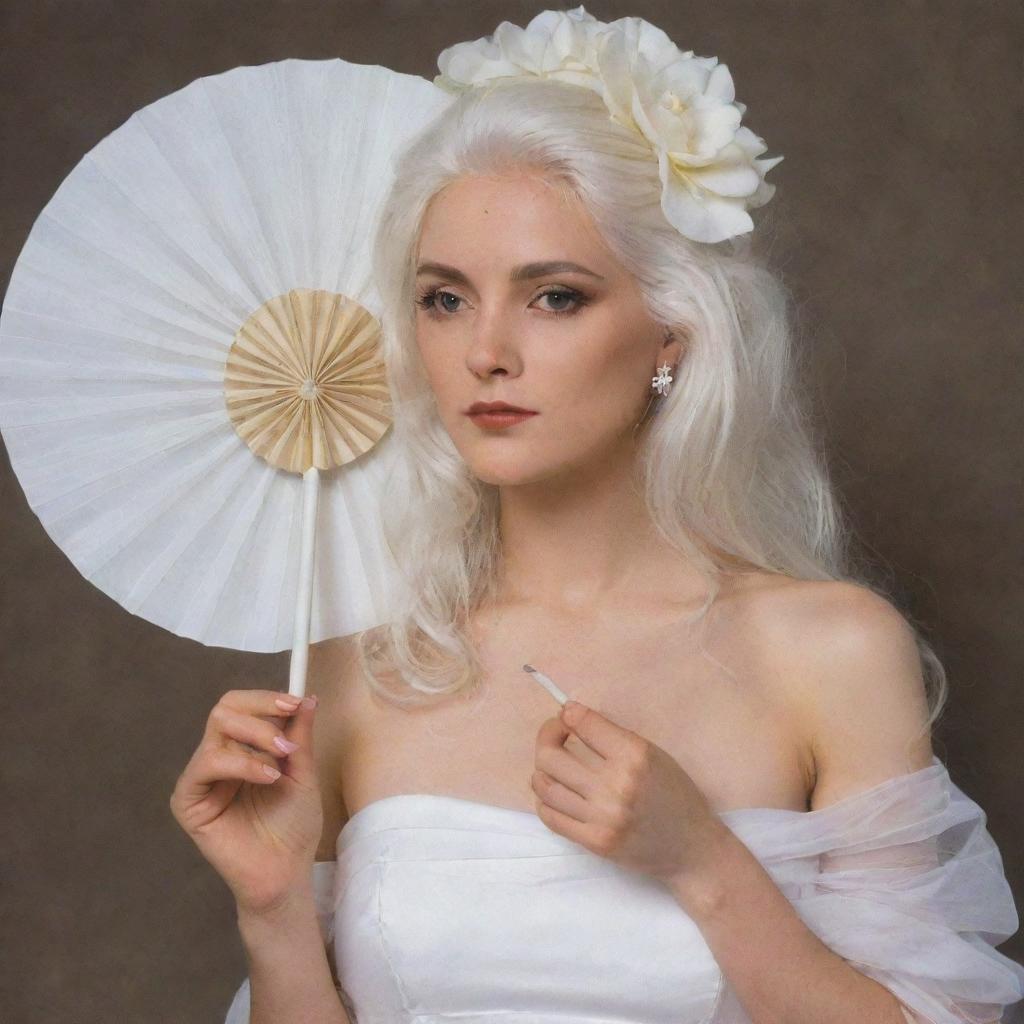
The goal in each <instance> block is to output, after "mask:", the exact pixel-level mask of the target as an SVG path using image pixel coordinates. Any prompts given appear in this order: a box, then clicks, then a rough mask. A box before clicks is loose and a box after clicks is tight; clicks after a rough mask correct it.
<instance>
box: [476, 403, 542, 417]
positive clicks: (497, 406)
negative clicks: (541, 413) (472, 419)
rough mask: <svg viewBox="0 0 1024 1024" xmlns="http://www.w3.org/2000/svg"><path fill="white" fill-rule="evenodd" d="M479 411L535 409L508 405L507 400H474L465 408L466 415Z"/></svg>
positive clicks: (521, 411) (530, 410)
mask: <svg viewBox="0 0 1024 1024" xmlns="http://www.w3.org/2000/svg"><path fill="white" fill-rule="evenodd" d="M479 412H519V413H534V412H536V409H524V408H522V407H521V406H518V405H509V404H508V402H474V403H473V404H472V405H471V406H470V407H469V408H468V409H467V410H466V415H467V416H475V415H476V414H477V413H479Z"/></svg>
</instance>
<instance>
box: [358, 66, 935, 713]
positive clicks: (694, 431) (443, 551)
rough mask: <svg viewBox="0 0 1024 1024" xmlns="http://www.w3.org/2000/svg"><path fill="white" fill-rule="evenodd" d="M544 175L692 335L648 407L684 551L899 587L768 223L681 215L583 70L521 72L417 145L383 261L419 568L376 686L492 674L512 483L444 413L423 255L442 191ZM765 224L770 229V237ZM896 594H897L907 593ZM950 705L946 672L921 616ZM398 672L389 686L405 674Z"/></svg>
mask: <svg viewBox="0 0 1024 1024" xmlns="http://www.w3.org/2000/svg"><path fill="white" fill-rule="evenodd" d="M522 172H526V173H531V174H535V175H537V176H538V178H539V180H542V181H544V182H546V183H548V184H550V185H551V187H553V188H555V189H559V190H562V191H563V193H564V194H567V195H572V196H575V197H577V198H578V199H579V200H581V201H582V203H583V204H584V207H585V209H586V210H587V211H588V212H589V214H590V215H591V216H592V217H593V219H594V222H595V224H596V226H597V228H598V229H599V231H600V233H601V235H602V237H603V239H604V240H605V242H606V244H607V245H608V247H609V249H610V250H611V252H612V253H613V255H614V256H615V257H616V258H617V259H618V260H619V261H620V262H621V264H622V265H623V266H624V267H625V268H626V269H627V270H628V271H629V272H630V273H631V274H633V275H634V277H635V278H636V281H637V283H638V285H639V288H640V290H641V293H642V295H643V297H644V300H645V302H646V304H647V307H648V310H649V313H650V315H651V317H652V318H653V319H654V320H655V321H657V322H660V323H662V324H663V325H665V326H666V327H667V328H671V329H672V331H673V332H675V333H676V334H677V335H681V336H683V337H685V339H686V345H685V349H684V353H683V356H682V358H681V360H680V363H679V366H678V368H677V370H676V372H675V376H674V382H673V385H672V388H671V391H670V393H669V394H668V395H667V396H665V397H664V398H661V399H659V400H658V402H659V409H658V413H657V415H655V416H653V417H650V418H648V419H645V421H644V423H643V434H642V436H641V438H640V443H639V446H638V453H639V455H638V459H637V464H636V471H637V474H636V486H637V488H638V491H639V492H640V493H642V495H643V498H644V501H645V503H646V507H647V509H648V511H649V514H650V516H651V519H652V521H653V522H654V523H655V524H656V526H657V529H658V531H659V533H660V534H661V535H662V537H663V539H664V541H665V543H666V544H669V545H671V546H673V547H674V548H676V549H677V550H678V551H680V552H681V553H682V554H683V555H685V557H687V558H688V559H690V560H691V561H692V563H693V564H694V566H695V567H696V568H697V569H698V570H699V571H700V572H701V573H702V574H704V575H705V577H706V579H707V584H708V588H709V590H708V595H709V596H708V600H707V601H706V602H705V604H704V606H703V607H702V608H701V609H700V610H699V611H698V613H697V615H696V616H695V617H694V618H692V619H689V620H688V621H696V620H697V619H700V618H701V617H702V616H703V615H704V613H705V612H706V611H707V609H708V608H709V607H710V606H711V604H712V603H713V601H714V599H715V596H716V595H717V593H718V590H719V584H718V582H717V579H716V577H717V576H718V574H725V573H730V572H737V571H747V572H752V571H757V570H759V569H760V570H767V571H771V572H775V573H781V574H785V575H787V576H790V577H793V578H798V579H808V580H814V579H819V580H826V579H831V580H847V581H852V582H857V583H860V584H861V585H863V586H866V587H868V588H869V589H871V590H874V591H876V592H878V593H882V594H883V596H886V597H887V598H889V595H888V594H886V593H885V592H884V590H883V588H882V586H881V585H880V584H878V583H872V582H869V580H868V578H867V577H868V573H869V572H871V571H872V567H871V566H870V565H868V564H867V562H866V561H865V564H864V565H863V566H862V567H861V568H860V569H859V570H855V569H854V568H853V566H852V564H851V563H852V557H851V555H850V552H849V548H850V546H851V545H850V540H851V539H852V536H853V531H852V529H851V528H850V527H849V526H848V525H847V524H846V523H845V521H844V517H843V513H842V511H841V509H840V507H839V502H838V499H837V496H836V494H835V492H834V490H833V487H832V485H831V483H830V481H829V479H828V475H827V470H826V467H825V461H824V458H823V456H822V454H821V452H820V451H819V446H818V443H817V441H816V439H815V437H814V436H813V433H812V429H811V424H810V422H809V418H808V415H807V413H806V412H805V401H806V399H805V394H804V389H803V387H802V386H801V384H800V383H799V371H800V370H801V367H798V366H797V364H796V361H795V354H794V329H793V327H792V324H791V316H790V297H789V293H788V292H787V290H786V289H785V287H784V286H783V284H782V282H781V281H780V279H779V278H778V277H777V276H776V275H775V274H774V273H773V272H772V271H771V270H769V269H767V268H766V267H765V266H764V265H763V264H762V261H760V260H759V259H758V258H756V257H755V255H754V254H753V252H752V248H751V237H750V235H743V236H739V237H738V238H735V239H732V240H729V241H727V242H721V243H715V244H706V243H699V242H693V241H691V240H689V239H687V238H685V237H684V236H682V235H681V234H680V233H679V232H678V231H677V230H676V229H675V228H673V227H672V226H671V225H670V224H669V222H668V221H667V220H666V218H665V216H664V214H663V213H662V210H661V205H660V197H661V181H660V179H659V176H658V167H657V161H656V160H655V159H654V157H653V155H652V153H651V150H650V149H649V147H648V144H647V143H646V142H645V141H644V140H643V139H642V137H641V136H640V135H639V133H635V132H633V131H631V130H630V129H628V128H626V127H624V126H622V125H620V124H618V123H617V122H615V121H613V120H612V119H611V118H610V117H609V115H608V110H607V108H606V107H605V105H604V103H603V101H602V100H601V98H600V97H599V96H597V95H596V94H595V93H592V92H590V91H589V90H586V89H582V88H579V87H576V86H572V85H568V84H566V83H563V82H557V81H552V80H537V81H530V82H507V83H499V84H497V85H491V86H488V87H485V88H476V89H472V90H468V91H466V92H464V93H462V94H460V95H459V96H457V97H456V98H455V99H454V100H453V103H452V105H451V106H449V107H448V108H447V109H446V110H445V111H444V112H443V114H442V115H441V116H439V117H438V118H437V119H436V120H434V121H433V122H432V123H431V124H429V125H428V126H427V127H426V128H425V129H424V130H423V131H422V132H421V133H420V134H419V135H417V137H416V138H414V139H413V140H412V142H411V143H410V144H408V145H407V146H406V148H405V149H404V150H403V151H402V152H401V153H400V154H399V158H398V160H397V161H396V165H395V180H394V183H393V186H392V189H391V191H390V194H389V196H388V197H387V201H386V202H385V204H384V206H383V208H382V210H381V216H380V220H379V222H378V226H377V233H376V237H375V247H374V273H375V277H376V281H377V283H378V287H379V293H380V296H381V301H382V307H381V308H382V326H383V342H382V344H383V352H384V360H385V365H386V368H387V375H388V380H389V387H390V389H391V398H392V402H393V414H394V421H393V426H392V429H393V430H394V433H395V437H394V439H393V440H394V442H395V443H397V445H398V450H399V452H400V455H399V458H398V461H397V464H396V474H397V476H396V478H395V479H394V480H393V482H392V486H391V487H389V497H391V500H389V501H388V502H387V503H386V506H385V519H384V523H383V526H384V530H385V535H386V537H387V542H388V544H389V545H390V548H391V551H392V554H393V555H394V557H395V560H396V562H397V564H398V565H399V566H400V567H401V569H402V572H403V574H404V577H405V583H406V591H405V592H404V593H402V594H398V595H396V600H395V611H394V614H393V616H392V619H391V621H390V622H388V623H386V624H384V625H383V626H380V627H378V628H377V629H374V630H369V631H367V632H366V633H364V634H361V635H360V637H359V644H358V649H359V659H360V664H361V666H362V668H363V671H364V672H365V673H366V676H367V679H368V681H369V683H370V685H371V686H372V688H373V689H374V690H375V691H376V692H377V693H378V694H380V695H381V696H382V697H386V698H387V699H389V700H391V701H393V702H395V703H398V704H407V705H418V704H423V703H427V702H432V701H433V700H434V699H436V698H438V697H442V698H443V697H448V696H451V695H454V694H456V693H459V692H461V691H463V690H464V689H465V688H467V687H469V686H472V685H474V684H476V683H478V682H479V679H480V674H481V666H480V662H479V661H478V658H477V654H476V650H475V646H474V644H473V642H472V637H471V635H470V632H469V628H468V627H469V621H470V620H469V616H470V613H471V612H472V611H473V610H474V609H476V608H477V607H479V606H480V605H481V603H482V602H486V601H487V600H488V599H490V598H494V597H495V596H496V595H497V594H498V593H499V589H498V584H499V582H500V580H501V573H502V553H501V537H500V532H499V528H498V513H499V500H498V488H497V486H495V485H491V484H487V483H484V482H482V481H480V480H479V479H478V478H476V477H474V476H473V474H472V473H471V472H470V471H469V468H468V467H467V465H466V463H465V461H464V460H463V459H462V457H461V456H460V454H459V453H458V451H457V450H456V448H455V446H454V444H453V442H452V440H451V437H450V436H449V434H448V433H447V431H446V430H445V428H444V427H443V425H442V423H441V420H440V418H439V416H438V412H437V408H436V404H435V401H434V395H433V393H432V390H431V388H430V386H429V383H428V381H427V378H426V374H425V371H424V367H423V365H422V362H421V360H420V358H419V353H418V349H417V346H416V340H415V330H416V318H415V264H416V251H417V248H418V243H419V237H420V230H421V225H422V221H423V217H424V214H425V212H426V210H427V207H428V204H429V203H430V201H431V199H432V198H433V197H434V196H435V195H437V194H438V192H440V191H441V190H442V189H443V188H445V187H446V186H447V185H449V184H451V183H452V182H454V181H456V180H458V179H459V178H460V177H463V176H468V175H488V176H494V175H507V174H513V173H522ZM764 230H765V219H764V218H763V217H762V218H761V221H760V223H759V226H758V228H757V229H756V233H757V234H758V235H763V234H764ZM893 603H895V602H893ZM903 615H904V618H905V619H907V621H908V624H909V625H910V626H911V628H912V630H913V632H914V636H915V639H916V642H917V645H918V650H919V653H920V656H921V660H922V671H923V675H924V678H925V683H926V690H927V693H928V704H929V711H930V715H929V718H928V722H927V723H926V724H925V729H927V728H928V727H929V726H930V725H931V723H932V722H934V721H935V720H936V719H937V718H938V716H939V714H940V713H941V710H942V707H943V705H944V703H945V698H946V690H947V684H946V676H945V671H944V669H943V667H942V664H941V662H940V661H939V659H938V658H937V657H936V655H935V653H934V651H933V650H932V648H931V647H930V645H929V644H928V643H927V642H926V641H925V640H924V638H923V637H922V636H921V634H920V631H919V630H918V628H917V627H916V626H915V625H913V623H911V622H910V619H909V616H908V615H907V614H906V613H905V612H904V613H903ZM387 679H390V680H391V681H392V682H397V684H398V685H397V686H395V687H391V688H390V689H389V687H388V685H387V682H386V680H387Z"/></svg>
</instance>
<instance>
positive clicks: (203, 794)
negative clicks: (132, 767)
mask: <svg viewBox="0 0 1024 1024" xmlns="http://www.w3.org/2000/svg"><path fill="white" fill-rule="evenodd" d="M302 714H303V709H302V707H301V703H300V702H299V701H298V698H293V697H290V696H289V695H288V694H283V693H280V692H279V691H277V690H229V691H228V692H227V693H225V694H224V695H223V696H222V697H221V698H220V699H219V700H218V701H217V703H216V704H215V705H214V707H213V708H212V709H211V711H210V714H209V716H208V717H207V721H206V729H205V731H204V733H203V738H202V740H201V742H200V744H199V746H198V747H197V748H196V750H195V752H194V753H193V755H192V757H191V759H190V760H189V762H188V764H187V765H186V766H185V769H184V771H183V772H182V773H181V775H180V776H179V777H178V781H177V784H176V785H175V787H174V792H173V793H172V794H171V801H170V802H171V810H172V812H173V813H174V816H175V818H177V819H178V821H179V822H181V823H182V824H185V819H186V818H187V817H189V812H190V810H191V809H192V808H193V807H195V805H196V804H198V803H199V802H200V801H204V800H207V798H208V797H210V796H211V791H213V790H214V787H215V786H217V784H218V783H228V785H226V786H221V787H219V791H218V792H217V793H215V794H214V799H213V802H214V803H217V804H220V803H223V802H225V801H230V800H231V798H232V797H233V795H234V793H235V792H236V791H237V789H238V786H239V785H240V784H241V783H242V782H252V783H258V784H260V785H272V784H273V783H274V782H275V781H276V780H277V779H278V778H279V777H280V776H281V774H282V768H285V766H286V764H287V761H286V759H287V758H289V757H290V756H291V755H292V754H293V753H294V752H295V744H296V743H298V742H301V740H300V739H296V738H295V737H294V736H292V737H289V736H287V735H286V734H285V729H283V728H281V725H280V724H279V723H282V722H283V723H284V725H285V726H286V727H287V726H288V725H290V724H291V725H294V723H291V722H290V721H289V720H290V719H298V718H300V717H302ZM304 714H305V717H307V718H308V717H309V716H311V715H312V712H311V711H309V710H305V712H304ZM306 731H309V729H308V726H307V727H306ZM292 732H294V729H293V730H292ZM303 735H304V733H303V731H302V730H301V729H300V732H299V736H303ZM275 741H283V743H278V742H275ZM306 743H307V746H309V745H311V739H307V740H306ZM267 769H270V771H268V770H267ZM288 774H292V773H291V772H288ZM230 783H235V785H233V786H232V785H230ZM207 802H209V801H208V800H207Z"/></svg>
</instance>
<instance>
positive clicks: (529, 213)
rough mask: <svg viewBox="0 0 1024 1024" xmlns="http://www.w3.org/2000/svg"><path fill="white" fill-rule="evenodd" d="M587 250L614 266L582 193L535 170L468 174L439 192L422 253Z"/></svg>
mask: <svg viewBox="0 0 1024 1024" xmlns="http://www.w3.org/2000/svg"><path fill="white" fill-rule="evenodd" d="M570 253H572V255H574V256H577V257H579V256H581V255H582V254H586V255H587V256H588V258H589V259H590V260H591V262H592V263H594V262H597V261H601V263H602V267H601V268H598V267H594V269H595V270H600V271H601V272H603V271H604V270H607V269H610V268H611V264H612V256H611V253H610V252H609V251H608V249H607V247H606V245H605V243H604V240H603V239H602V237H601V235H600V232H599V231H598V229H597V226H596V225H595V224H594V221H593V219H592V218H591V216H590V214H589V213H588V212H587V209H586V207H585V206H584V205H583V203H582V202H581V200H580V199H579V197H578V196H576V195H575V194H573V193H572V191H571V190H570V189H569V188H568V187H567V186H564V185H560V184H556V183H552V182H550V181H545V180H543V179H541V178H540V176H539V175H537V174H529V173H517V174H509V175H503V176H500V177H499V176H466V177H462V178H459V179H457V180H456V181H454V182H452V183H451V184H449V185H447V186H446V187H445V188H444V189H442V190H441V191H440V192H439V193H438V194H437V195H435V196H434V197H433V198H432V199H431V201H430V204H429V205H428V207H427V210H426V213H425V214H424V218H423V225H422V230H421V232H420V240H419V254H420V255H421V256H423V257H425V258H430V259H438V260H440V259H445V258H450V259H451V260H456V259H461V260H463V261H465V260H467V259H469V260H490V259H505V258H507V259H508V260H510V261H511V260H515V261H519V260H520V259H522V260H524V261H525V260H528V259H551V258H556V257H564V258H569V255H570Z"/></svg>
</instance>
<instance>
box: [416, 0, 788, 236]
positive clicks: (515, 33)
mask: <svg viewBox="0 0 1024 1024" xmlns="http://www.w3.org/2000/svg"><path fill="white" fill-rule="evenodd" d="M437 63H438V68H439V70H440V71H441V74H440V75H438V76H437V77H436V78H435V79H434V82H435V84H436V85H438V86H440V87H441V88H444V89H445V90H447V91H450V92H457V91H460V90H462V89H465V88H471V87H473V86H477V85H481V84H483V83H486V82H489V81H492V80H496V79H505V80H512V79H523V78H535V77H542V78H553V79H557V80H560V81H565V82H569V83H571V84H573V85H578V86H582V87H584V88H587V89H591V90H592V91H594V92H596V93H598V94H599V95H600V96H601V98H602V99H603V100H604V103H605V105H606V106H607V107H608V110H609V112H610V114H611V116H612V117H613V118H614V119H615V120H616V121H618V122H619V123H621V124H623V125H625V126H627V127H629V128H632V129H633V130H635V131H638V132H639V133H640V134H642V135H643V136H644V138H646V139H647V141H648V142H649V143H650V145H651V147H652V149H653V151H654V152H655V154H656V155H657V158H658V169H659V174H660V177H661V182H662V197H661V207H662V210H663V212H664V214H665V216H666V218H667V219H668V221H669V222H670V223H671V224H672V225H673V226H674V227H676V228H677V229H678V230H679V231H680V233H682V234H683V235H685V236H686V237H688V238H691V239H693V240H695V241H698V242H720V241H723V240H724V239H727V238H731V237H733V236H735V235H740V234H744V233H746V232H748V231H750V230H752V228H753V226H754V222H753V221H752V220H751V218H750V216H749V214H748V213H747V212H746V211H747V210H748V209H750V208H753V207H758V206H763V205H764V204H765V203H766V202H768V200H769V199H771V197H772V196H773V195H774V194H775V186H774V185H770V184H768V183H767V182H765V180H764V175H765V173H766V172H767V171H769V170H770V169H771V168H772V167H774V166H775V165H776V164H777V163H779V162H780V161H781V160H782V159H783V158H782V157H781V156H779V157H774V158H772V159H757V157H759V156H760V155H761V154H762V153H764V152H765V150H766V149H767V146H766V145H765V143H764V140H763V139H761V138H759V137H758V136H757V135H755V134H754V133H753V132H752V131H750V129H749V128H746V127H743V126H742V125H741V124H740V121H741V119H742V116H743V114H744V112H745V111H746V107H745V106H744V105H743V104H742V103H738V102H736V99H735V89H734V86H733V80H732V75H731V74H730V73H729V69H728V67H727V66H726V65H725V64H719V63H718V59H717V58H716V57H696V56H694V54H693V51H692V50H687V51H682V50H680V49H679V47H678V46H676V44H675V43H673V42H672V40H671V39H670V38H669V37H668V36H667V35H666V34H665V33H664V32H663V31H662V30H661V29H659V28H657V27H656V26H655V25H652V24H650V23H649V22H647V21H645V20H644V19H643V18H635V17H630V18H620V19H619V20H618V21H614V22H611V23H610V24H605V23H604V22H600V21H598V20H597V19H596V18H594V17H593V16H592V15H590V14H588V13H587V12H586V11H585V10H584V8H583V6H582V5H580V6H578V7H576V8H573V9H572V10H570V11H543V12H542V13H540V14H538V15H537V16H536V17H535V18H533V20H532V21H530V23H529V24H528V25H527V26H526V28H525V29H523V28H519V27H518V26H516V25H512V24H511V23H510V22H507V21H504V22H502V23H501V24H500V25H499V26H498V28H497V29H496V30H495V32H494V34H493V35H491V36H486V37H484V38H482V39H477V40H473V41H471V42H464V43H457V44H455V45H454V46H450V47H448V48H447V49H445V50H443V51H442V52H441V54H440V55H439V56H438V61H437Z"/></svg>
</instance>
